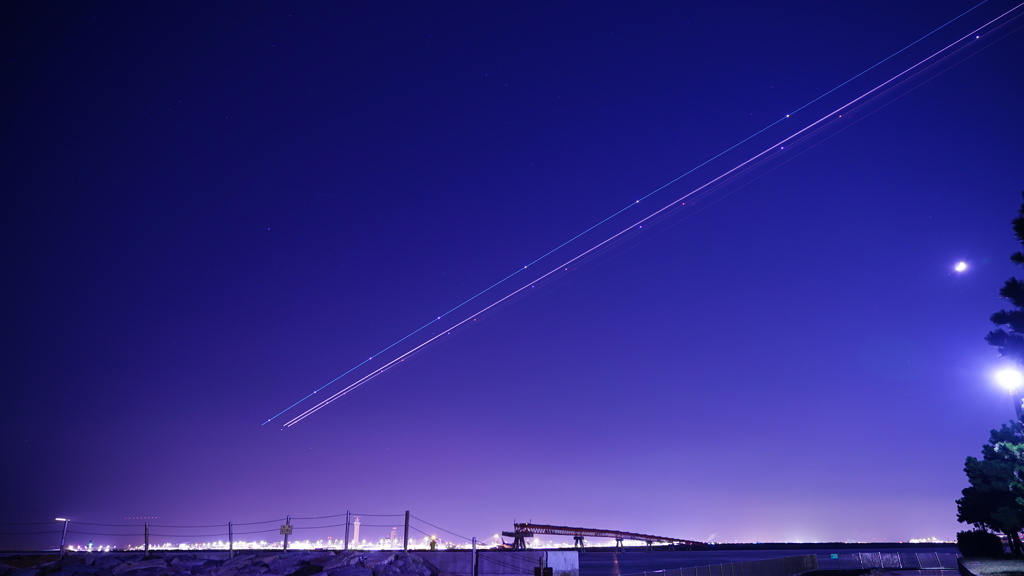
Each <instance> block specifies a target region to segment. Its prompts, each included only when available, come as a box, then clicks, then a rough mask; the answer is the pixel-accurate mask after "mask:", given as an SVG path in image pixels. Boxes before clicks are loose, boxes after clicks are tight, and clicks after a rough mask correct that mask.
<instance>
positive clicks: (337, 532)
mask: <svg viewBox="0 0 1024 576" xmlns="http://www.w3.org/2000/svg"><path fill="white" fill-rule="evenodd" d="M126 520H136V519H126ZM137 520H143V519H142V518H139V519H137ZM144 520H154V521H152V522H151V521H145V522H141V523H139V522H131V521H129V522H116V523H112V522H107V523H100V522H88V521H84V520H82V519H69V518H55V519H54V520H53V521H51V522H22V523H9V522H3V521H0V550H60V551H65V550H69V551H89V552H91V551H109V550H128V549H141V550H144V551H146V552H149V551H150V550H183V549H186V550H226V551H234V550H241V549H273V548H277V549H289V548H310V547H315V548H325V549H338V550H342V549H343V550H348V549H349V548H350V547H351V548H359V549H409V548H427V547H429V546H431V542H432V541H433V546H435V547H436V546H441V547H442V548H443V547H450V546H456V545H468V544H469V543H470V542H471V541H475V539H470V538H465V537H463V536H459V535H458V534H455V533H454V532H451V531H449V530H446V529H444V528H442V527H440V526H438V525H436V524H433V523H430V522H427V521H426V520H423V519H422V518H417V517H416V516H413V515H411V514H410V513H409V512H408V511H406V512H405V513H404V514H365V513H355V512H343V513H340V514H329V515H323V516H309V517H300V516H286V517H284V518H274V519H270V520H260V521H255V522H224V523H223V524H192V525H181V524H163V523H162V522H160V521H159V519H144ZM360 530H362V532H360ZM438 533H443V534H442V535H441V536H440V538H438V536H437V534H438Z"/></svg>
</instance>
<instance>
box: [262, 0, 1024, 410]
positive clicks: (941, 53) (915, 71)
mask: <svg viewBox="0 0 1024 576" xmlns="http://www.w3.org/2000/svg"><path fill="white" fill-rule="evenodd" d="M982 4H984V2H982V3H980V4H977V5H975V6H974V7H972V8H971V9H969V10H967V11H965V12H963V13H962V14H960V15H959V16H957V17H956V18H953V19H952V20H950V21H948V22H946V23H945V24H943V25H942V26H940V27H938V28H936V29H935V30H932V31H931V32H929V33H927V34H925V35H924V36H922V37H920V38H918V39H917V40H914V41H913V42H911V43H910V44H908V45H907V46H905V47H903V48H901V49H900V50H898V51H896V52H894V53H893V54H891V55H890V56H888V57H886V58H884V59H882V60H881V61H879V62H877V63H876V64H874V65H872V66H870V67H868V68H867V69H865V70H864V71H863V72H860V73H859V74H856V75H855V76H853V77H851V78H850V79H848V80H846V81H845V82H843V83H841V84H839V85H838V86H836V87H834V88H832V89H830V90H828V91H826V92H824V93H823V94H821V95H820V96H818V97H816V98H814V99H813V100H811V101H810V102H808V103H806V104H804V105H803V106H800V107H799V108H797V109H795V110H794V111H793V112H792V113H789V114H786V115H785V116H784V117H782V118H779V119H778V120H776V121H775V122H773V123H771V124H769V125H768V126H766V127H764V128H762V129H761V130H758V131H757V132H755V133H754V134H752V135H750V136H748V137H747V138H744V139H743V140H741V141H740V142H738V143H736V144H734V145H732V146H730V147H729V148H727V149H726V150H724V151H722V152H720V153H718V154H717V155H715V156H713V157H712V158H710V159H708V160H706V161H704V162H702V163H701V164H699V165H697V166H695V167H694V168H692V169H690V170H687V171H686V172H685V173H683V174H681V175H680V176H678V177H676V178H674V179H672V180H671V181H669V182H667V183H665V184H664V185H662V186H659V187H657V188H655V189H654V190H652V191H650V192H648V193H647V194H645V195H644V196H643V197H642V198H640V199H639V200H636V201H635V202H633V203H631V204H628V205H626V206H625V207H623V208H622V209H620V210H618V211H617V212H615V213H613V214H611V215H610V216H608V217H607V218H605V219H603V220H601V221H600V222H598V223H597V224H594V225H593V226H591V227H589V228H587V229H586V230H584V231H583V232H580V233H579V234H576V235H575V236H573V237H572V238H570V239H569V240H567V241H566V242H563V243H561V244H559V245H558V246H556V247H555V248H553V249H551V250H549V251H548V252H546V253H544V254H543V255H542V256H540V257H539V258H537V259H535V260H533V261H532V262H530V263H529V264H527V265H525V266H523V267H522V268H519V269H518V270H516V271H515V272H513V273H511V274H509V275H508V276H505V277H504V278H502V279H501V280H499V281H497V282H495V283H494V284H492V285H491V286H489V287H487V288H485V289H484V290H481V291H480V292H478V293H476V294H475V295H474V296H472V297H470V298H469V299H467V300H465V301H463V302H462V303H461V304H459V305H457V306H455V307H454V308H451V309H450V310H448V311H447V312H445V313H443V314H441V315H439V316H437V318H435V319H434V320H431V321H430V322H428V323H426V324H424V325H423V326H421V327H419V328H417V329H416V330H414V331H412V332H410V333H409V334H407V335H405V336H403V337H402V338H400V339H398V340H397V341H395V342H393V343H392V344H390V345H388V346H386V347H385V348H383V349H381V350H380V351H379V352H378V353H377V354H375V355H373V356H371V357H369V358H367V359H366V360H364V361H363V362H360V363H359V364H356V365H355V366H353V367H352V368H350V369H348V370H346V371H345V372H343V373H342V374H340V375H339V376H337V377H336V378H334V379H332V380H330V381H329V382H327V383H326V384H324V385H323V386H320V387H319V388H317V389H315V390H313V391H312V392H310V393H309V394H307V395H306V396H304V397H302V398H300V399H299V400H298V401H296V402H295V403H293V404H292V405H290V406H288V407H287V408H285V409H284V410H282V411H281V412H278V413H277V414H275V415H274V416H271V417H270V418H268V419H267V420H265V421H264V422H263V425H266V424H269V423H270V422H272V421H273V420H275V419H277V418H278V417H280V416H282V415H283V414H285V413H287V412H288V411H290V410H291V409H292V408H295V407H297V406H298V405H300V404H301V403H303V402H304V401H306V400H308V399H310V398H312V397H314V396H315V395H316V394H318V393H319V392H321V391H323V390H325V389H326V388H328V387H329V386H331V385H333V384H334V383H336V382H337V381H339V380H340V379H342V378H344V377H346V376H348V375H349V374H351V373H353V372H355V371H356V370H358V369H360V368H362V367H363V366H364V365H366V364H368V363H369V362H371V361H372V360H374V359H375V358H379V357H380V356H381V355H382V354H385V353H387V352H389V351H391V350H392V349H393V348H395V347H397V346H399V345H401V344H402V343H403V342H405V341H406V340H409V339H410V338H414V337H415V336H416V335H417V334H419V333H420V332H422V331H424V330H426V329H428V328H430V327H431V326H433V325H434V324H435V323H437V322H441V321H442V319H444V318H446V317H448V316H449V315H451V314H452V313H454V312H456V311H458V310H460V309H462V308H463V307H464V306H467V305H468V304H470V303H471V302H474V301H476V300H477V299H479V298H482V297H483V296H484V295H486V294H489V293H490V292H491V291H493V290H495V289H496V288H498V287H500V286H502V285H504V284H505V283H506V282H509V281H511V280H513V279H514V278H515V277H517V276H518V275H519V274H520V273H523V272H526V271H527V270H528V269H529V268H530V267H531V266H534V265H536V264H538V263H540V262H542V261H544V260H545V259H547V258H548V257H550V256H552V255H554V254H556V253H557V252H559V251H560V250H562V249H563V248H565V247H567V246H569V245H570V244H572V243H573V242H575V241H576V240H579V239H581V238H582V237H584V236H586V235H588V234H589V233H591V232H593V231H594V230H596V229H597V228H599V227H600V226H601V225H603V224H606V223H608V222H609V221H611V220H613V219H614V218H616V217H617V216H620V215H622V214H623V213H625V212H626V211H627V210H629V209H630V208H633V207H635V206H638V205H640V203H641V201H643V200H647V199H648V198H651V197H652V196H654V195H655V194H657V193H658V192H661V191H662V190H665V189H666V188H669V187H670V186H672V185H673V184H675V183H677V182H679V181H680V180H682V179H683V178H685V177H686V176H689V175H691V174H693V173H694V172H696V171H697V170H698V169H700V168H702V167H704V166H706V165H707V164H709V163H710V162H712V161H714V160H717V159H719V158H721V157H722V156H724V155H726V154H727V153H729V152H731V151H733V150H735V149H736V148H738V147H739V146H741V145H742V144H745V143H747V142H749V141H751V140H752V139H754V138H755V137H757V136H759V135H760V134H762V133H764V132H766V131H768V130H769V129H771V128H772V127H774V126H776V125H777V124H779V123H782V122H784V121H786V120H788V119H791V118H793V117H795V116H796V115H797V114H798V113H799V112H801V111H802V110H804V109H806V108H808V107H809V106H811V105H812V104H814V103H816V102H818V101H820V100H822V99H823V98H825V97H826V96H828V95H830V94H832V93H834V92H836V91H837V90H839V89H840V88H842V87H844V86H846V85H848V84H850V83H851V82H853V81H854V80H856V79H858V78H860V77H862V76H863V75H865V74H867V73H868V72H870V71H872V70H874V69H876V68H878V67H879V66H881V65H882V64H884V63H886V62H888V61H890V60H892V59H893V58H895V57H896V56H898V55H900V54H902V53H904V52H905V51H907V50H908V49H910V48H911V47H913V46H916V45H918V44H919V43H921V42H922V41H924V40H925V39H927V38H929V37H930V36H932V35H933V34H935V33H936V32H938V31H940V30H942V29H944V28H946V27H948V26H950V25H953V24H954V23H956V22H957V21H958V20H960V18H962V17H963V16H965V15H967V14H968V13H970V12H971V11H973V10H975V9H976V8H978V7H979V6H981V5H982ZM1022 7H1024V3H1021V4H1017V5H1016V6H1013V7H1012V8H1010V9H1009V10H1006V11H1005V12H1003V13H1002V14H999V15H998V16H996V17H995V18H992V19H991V20H989V21H987V22H985V23H984V24H982V25H981V26H978V27H976V28H974V29H972V30H970V31H968V32H967V33H965V34H963V35H962V36H960V37H959V38H957V39H955V40H954V41H953V42H950V43H949V44H947V45H945V46H943V47H941V48H939V49H938V50H936V51H934V52H933V53H931V54H929V55H927V56H926V57H924V58H923V59H921V60H920V61H918V62H915V63H913V64H912V65H910V66H909V67H907V68H906V69H904V70H902V71H900V72H899V73H897V74H895V75H893V76H892V77H890V78H888V79H886V80H884V81H883V82H881V83H879V84H877V85H875V86H874V87H872V88H870V89H869V90H867V91H865V92H863V93H861V94H860V95H859V96H857V97H855V98H853V99H852V100H849V101H848V102H846V103H844V104H842V105H840V106H839V107H837V108H835V109H834V110H832V111H830V112H828V113H826V114H824V115H823V116H821V117H820V118H817V119H815V120H814V121H813V122H811V123H809V124H808V125H806V126H804V127H803V128H801V129H799V130H797V131H795V132H793V133H792V134H790V135H789V136H787V137H785V138H783V139H782V140H780V141H778V142H776V143H774V144H772V145H770V146H768V147H767V148H765V149H763V150H761V151H760V152H758V153H756V154H754V155H753V156H750V157H749V158H747V159H746V160H743V161H742V162H740V163H739V164H737V165H736V166H734V167H732V168H730V169H728V170H726V171H724V172H722V173H721V174H719V175H718V176H715V177H714V178H712V179H711V180H709V181H707V182H706V183H704V184H702V185H700V186H698V187H696V188H694V189H692V190H690V191H688V192H686V193H685V194H683V195H682V196H679V197H677V198H675V199H674V200H672V201H671V202H669V203H668V204H666V205H664V206H662V207H661V208H659V209H657V210H655V211H654V212H651V213H649V214H648V215H646V216H644V217H643V218H641V219H640V220H638V221H636V222H634V223H633V224H631V225H629V226H628V227H626V228H624V229H622V230H620V231H618V232H616V233H614V234H612V235H611V236H609V237H607V238H605V239H603V240H601V241H600V242H598V243H597V244H594V245H593V246H591V247H589V248H587V249H585V250H583V251H582V252H579V253H577V254H576V255H574V256H572V257H571V258H569V259H568V260H566V261H565V262H562V263H560V264H558V265H557V266H554V267H553V268H551V269H550V270H548V271H546V272H544V273H543V274H541V275H540V276H537V277H535V278H533V279H532V280H530V281H529V282H527V283H526V284H524V285H522V286H520V287H518V288H516V289H515V290H513V291H511V292H509V293H508V294H506V295H504V296H501V297H500V298H497V299H496V300H494V301H493V302H491V303H489V304H487V305H486V306H484V307H483V308H481V309H480V310H478V311H477V312H475V313H473V314H471V315H469V316H467V317H465V318H463V319H462V320H460V321H458V322H456V323H454V324H452V325H450V326H449V327H448V328H446V329H443V330H440V331H439V332H438V333H437V334H435V335H432V336H430V337H429V338H426V339H425V340H423V341H422V342H420V343H418V344H417V345H415V346H413V347H412V348H410V349H408V350H406V351H405V352H403V353H401V354H399V355H397V356H395V357H394V358H393V359H391V360H389V361H388V362H386V363H384V364H383V365H381V366H380V367H379V368H376V369H374V370H373V371H371V372H370V373H368V374H366V375H365V376H363V377H361V378H359V379H357V380H356V381H355V382H352V383H351V384H349V385H347V386H345V387H344V388H343V389H341V390H340V391H338V392H335V393H333V394H332V395H330V396H329V397H328V398H326V399H324V400H322V401H320V402H319V403H317V404H316V405H314V406H313V407H311V408H309V409H306V410H305V411H303V412H302V413H300V414H299V415H298V416H295V417H293V418H291V419H290V420H288V421H287V422H285V424H284V425H283V427H285V428H288V427H291V426H294V425H296V424H298V423H299V422H301V421H303V420H305V419H306V418H307V417H309V416H311V415H312V414H314V413H316V412H318V411H319V410H321V409H323V408H325V407H326V406H327V405H329V404H331V403H332V402H334V401H335V400H338V399H339V398H341V397H342V396H344V395H346V394H348V393H349V392H352V391H354V390H356V389H358V388H359V387H361V386H363V385H364V384H366V383H367V382H369V381H371V380H373V379H374V378H376V377H377V376H380V375H381V374H383V373H384V372H385V371H387V370H388V369H389V368H392V367H393V366H395V365H397V364H399V363H401V362H405V360H406V359H408V358H409V357H410V356H412V355H414V354H416V353H418V352H420V351H421V350H423V349H424V348H425V347H426V346H429V345H430V344H433V343H434V342H436V341H438V340H440V339H442V338H443V337H444V336H446V335H449V334H450V333H451V332H452V331H453V330H456V329H459V328H462V327H464V326H466V325H468V324H470V323H472V322H473V321H474V320H475V319H476V318H477V317H479V316H481V315H483V314H485V313H487V312H489V311H491V310H492V309H494V308H496V307H497V306H499V305H501V304H503V303H505V302H506V301H507V300H509V299H511V298H513V297H516V296H518V295H520V294H522V293H524V292H526V291H528V290H530V289H531V288H533V287H535V286H536V285H537V284H539V283H541V282H543V281H545V280H547V279H549V278H550V277H552V276H554V275H556V274H558V273H560V272H562V271H567V270H569V268H570V267H572V266H574V265H576V264H577V263H579V261H581V260H582V259H584V258H586V257H587V256H589V255H591V254H592V253H594V252H595V251H597V250H599V249H602V248H604V247H606V246H607V245H609V244H612V243H614V242H616V241H618V240H620V239H621V238H623V237H624V236H626V235H627V234H629V233H630V232H634V231H637V230H639V229H641V228H643V226H645V225H647V224H648V223H650V222H651V221H652V220H654V219H656V218H658V217H660V216H663V215H664V214H665V213H666V212H668V211H670V210H673V209H676V208H680V207H682V206H685V204H686V201H687V200H689V199H690V198H692V197H695V196H697V195H698V194H701V193H708V192H710V191H713V189H712V187H713V186H715V185H717V184H720V183H721V182H723V181H727V179H729V178H732V177H734V176H736V175H737V174H739V173H742V172H743V171H744V170H748V169H751V168H752V167H753V166H756V165H757V163H758V162H761V161H765V160H768V159H769V158H770V155H771V154H773V153H781V152H783V151H785V150H786V147H787V146H792V144H794V143H796V142H799V140H800V139H802V138H808V137H810V136H812V135H813V134H814V133H815V132H817V131H822V130H825V129H827V128H828V127H829V126H828V124H829V123H830V122H835V121H837V120H841V119H842V118H843V115H844V114H847V115H848V114H850V113H851V112H853V111H855V110H856V109H857V106H858V105H862V104H863V103H864V102H865V101H868V100H869V99H878V98H884V97H885V94H886V93H888V92H891V91H894V90H896V89H898V88H899V87H900V86H901V85H902V84H904V83H907V82H910V81H912V80H913V79H914V78H915V76H916V75H919V74H924V73H927V72H931V73H932V74H936V73H941V70H939V71H938V72H936V71H935V70H934V69H933V70H929V66H931V65H934V64H937V63H941V62H942V61H943V60H944V59H947V60H948V59H950V58H952V57H953V56H954V55H955V54H956V53H957V52H959V51H963V50H966V49H968V48H970V47H971V45H972V44H973V43H975V42H978V41H979V40H980V39H981V38H982V35H986V34H990V33H994V31H996V30H998V29H999V28H1001V27H1004V26H1007V25H1009V24H1010V23H1012V22H1013V21H1014V20H1015V19H1016V18H1018V17H1019V16H1020V11H1021V8H1022ZM954 64H955V63H954ZM947 65H948V64H947ZM838 129H840V130H841V129H843V128H838ZM965 269H966V264H964V263H962V262H961V263H959V264H957V265H956V271H957V272H963V271H964V270H965Z"/></svg>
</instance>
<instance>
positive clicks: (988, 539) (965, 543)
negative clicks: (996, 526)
mask: <svg viewBox="0 0 1024 576" xmlns="http://www.w3.org/2000/svg"><path fill="white" fill-rule="evenodd" d="M956 547H957V548H959V549H960V554H961V555H963V556H964V557H967V558H999V557H1001V556H1002V555H1003V541H1002V540H1001V539H1000V538H999V536H996V535H995V534H993V533H991V532H987V531H985V530H970V531H968V532H957V533H956Z"/></svg>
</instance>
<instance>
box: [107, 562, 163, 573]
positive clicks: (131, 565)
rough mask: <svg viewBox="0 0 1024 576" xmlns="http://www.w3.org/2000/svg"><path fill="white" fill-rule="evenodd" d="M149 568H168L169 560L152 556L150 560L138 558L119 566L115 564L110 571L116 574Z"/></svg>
mask: <svg viewBox="0 0 1024 576" xmlns="http://www.w3.org/2000/svg"><path fill="white" fill-rule="evenodd" d="M149 568H156V569H164V568H167V561H166V560H164V559H163V558H150V559H148V560H137V561H135V562H125V563H123V564H120V565H118V566H114V568H113V569H111V570H110V573H111V574H113V575H114V576H118V575H119V574H127V573H129V572H135V571H138V570H147V569H149Z"/></svg>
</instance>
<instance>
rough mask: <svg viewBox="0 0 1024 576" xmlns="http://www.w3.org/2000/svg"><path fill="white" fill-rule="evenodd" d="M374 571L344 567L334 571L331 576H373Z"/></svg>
mask: <svg viewBox="0 0 1024 576" xmlns="http://www.w3.org/2000/svg"><path fill="white" fill-rule="evenodd" d="M372 574H373V570H370V569H369V568H366V567H365V566H351V565H350V566H343V567H341V568H338V569H337V570H332V571H331V573H330V575H329V576H372Z"/></svg>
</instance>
